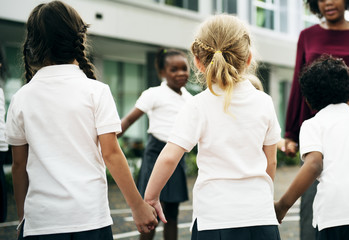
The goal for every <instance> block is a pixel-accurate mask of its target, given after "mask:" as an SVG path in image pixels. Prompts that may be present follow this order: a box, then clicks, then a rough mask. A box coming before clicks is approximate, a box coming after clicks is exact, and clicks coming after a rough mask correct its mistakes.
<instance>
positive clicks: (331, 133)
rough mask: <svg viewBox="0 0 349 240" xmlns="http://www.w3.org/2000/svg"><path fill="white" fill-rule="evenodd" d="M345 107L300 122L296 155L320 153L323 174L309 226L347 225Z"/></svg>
mask: <svg viewBox="0 0 349 240" xmlns="http://www.w3.org/2000/svg"><path fill="white" fill-rule="evenodd" d="M348 123H349V106H348V104H345V103H341V104H331V105H328V106H327V107H325V108H323V109H322V110H321V111H319V112H318V113H317V114H316V115H315V116H314V117H313V118H311V119H309V120H306V121H304V122H303V124H302V127H301V131H300V135H299V139H300V154H301V156H302V157H303V155H304V154H306V153H309V152H314V151H317V152H321V153H322V155H323V170H322V173H321V175H320V177H319V178H318V180H319V184H318V186H317V193H316V195H315V199H314V203H313V226H314V227H316V226H318V228H319V231H321V230H322V229H324V228H329V227H335V226H340V225H349V203H348V200H349V173H348V170H349V124H348Z"/></svg>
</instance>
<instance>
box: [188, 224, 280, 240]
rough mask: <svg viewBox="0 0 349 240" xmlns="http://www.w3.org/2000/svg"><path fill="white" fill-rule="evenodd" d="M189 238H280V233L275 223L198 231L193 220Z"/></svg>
mask: <svg viewBox="0 0 349 240" xmlns="http://www.w3.org/2000/svg"><path fill="white" fill-rule="evenodd" d="M191 240H280V233H279V228H278V226H276V225H264V226H251V227H240V228H227V229H215V230H204V231H198V230H197V221H196V220H195V223H194V226H193V229H192V235H191Z"/></svg>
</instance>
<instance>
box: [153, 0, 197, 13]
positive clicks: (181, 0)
mask: <svg viewBox="0 0 349 240" xmlns="http://www.w3.org/2000/svg"><path fill="white" fill-rule="evenodd" d="M155 2H158V3H160V4H166V5H170V6H174V7H180V8H184V9H188V10H192V11H196V12H197V11H199V3H198V0H155Z"/></svg>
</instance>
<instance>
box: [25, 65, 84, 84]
mask: <svg viewBox="0 0 349 240" xmlns="http://www.w3.org/2000/svg"><path fill="white" fill-rule="evenodd" d="M57 76H60V77H63V76H77V77H86V75H85V73H84V72H83V71H82V70H81V69H80V68H79V66H77V65H75V64H59V65H50V66H46V67H42V68H40V69H39V70H38V71H37V72H36V73H35V75H34V76H33V78H32V81H33V80H35V79H37V78H47V77H57Z"/></svg>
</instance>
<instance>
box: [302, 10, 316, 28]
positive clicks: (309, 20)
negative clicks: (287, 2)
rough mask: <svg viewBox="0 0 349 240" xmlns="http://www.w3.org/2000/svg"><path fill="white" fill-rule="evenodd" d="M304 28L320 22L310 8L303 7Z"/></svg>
mask: <svg viewBox="0 0 349 240" xmlns="http://www.w3.org/2000/svg"><path fill="white" fill-rule="evenodd" d="M303 9H304V12H303V28H307V27H310V26H312V25H314V24H316V23H319V19H318V18H317V17H316V16H315V15H314V14H312V13H311V12H310V10H309V9H308V8H306V7H305V8H303Z"/></svg>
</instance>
